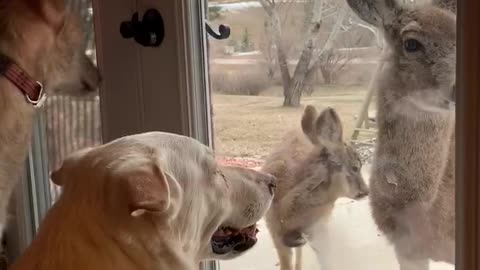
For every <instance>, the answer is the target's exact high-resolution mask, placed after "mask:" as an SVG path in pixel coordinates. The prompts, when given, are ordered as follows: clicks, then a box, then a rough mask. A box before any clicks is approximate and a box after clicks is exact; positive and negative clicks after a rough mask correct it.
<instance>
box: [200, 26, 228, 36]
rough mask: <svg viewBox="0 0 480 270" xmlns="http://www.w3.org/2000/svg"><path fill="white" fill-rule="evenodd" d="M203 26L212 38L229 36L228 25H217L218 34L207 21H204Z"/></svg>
mask: <svg viewBox="0 0 480 270" xmlns="http://www.w3.org/2000/svg"><path fill="white" fill-rule="evenodd" d="M205 26H206V28H207V33H208V34H210V35H211V36H212V37H213V38H215V39H227V38H228V37H230V27H229V26H226V25H224V24H220V25H219V26H218V32H219V34H217V33H215V31H213V29H212V28H211V27H210V25H208V23H205Z"/></svg>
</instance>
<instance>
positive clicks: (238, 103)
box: [213, 87, 373, 159]
mask: <svg viewBox="0 0 480 270" xmlns="http://www.w3.org/2000/svg"><path fill="white" fill-rule="evenodd" d="M280 93H281V90H280V89H279V88H278V87H276V88H272V89H269V90H268V91H266V92H264V93H263V95H261V96H234V95H221V94H214V95H213V119H214V130H215V147H216V150H217V153H218V154H220V155H224V156H229V157H248V158H254V159H263V158H265V157H266V156H267V155H268V154H269V152H270V151H271V150H272V148H273V147H274V146H275V145H276V144H278V143H279V142H280V140H281V138H282V137H283V135H284V134H285V132H287V131H288V130H291V129H295V128H300V118H301V115H302V112H303V109H304V106H305V105H307V104H311V105H314V106H315V107H316V108H317V109H318V110H322V109H323V108H325V107H327V106H330V107H332V108H334V109H336V110H337V112H338V113H339V115H340V118H341V120H342V121H343V126H344V137H345V138H346V139H348V138H349V137H350V135H351V133H352V131H353V127H354V125H355V121H356V120H355V116H356V115H358V114H359V110H360V106H361V103H362V100H363V98H364V97H365V94H366V89H364V88H320V87H319V88H318V89H316V91H315V92H314V93H313V95H312V96H306V97H303V99H302V106H301V107H299V108H284V107H282V106H281V105H282V102H283V98H282V96H281V95H280ZM371 107H373V106H371Z"/></svg>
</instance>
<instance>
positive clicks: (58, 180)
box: [50, 147, 93, 186]
mask: <svg viewBox="0 0 480 270" xmlns="http://www.w3.org/2000/svg"><path fill="white" fill-rule="evenodd" d="M92 149H93V147H86V148H83V149H80V150H77V151H75V152H73V153H71V154H70V155H68V156H67V158H66V159H65V160H64V161H63V163H62V166H61V167H60V168H59V169H56V170H55V171H53V172H52V173H51V174H50V180H52V182H53V183H54V184H55V185H57V186H63V185H64V184H65V181H66V179H65V178H67V177H68V173H66V172H68V171H70V170H74V169H75V167H76V166H77V165H78V162H80V160H81V159H82V158H84V157H85V155H87V154H88V153H89V152H90V151H92Z"/></svg>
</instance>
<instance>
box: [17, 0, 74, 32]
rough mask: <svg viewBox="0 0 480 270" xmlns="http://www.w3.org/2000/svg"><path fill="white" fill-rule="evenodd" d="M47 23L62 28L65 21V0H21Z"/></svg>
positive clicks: (58, 28)
mask: <svg viewBox="0 0 480 270" xmlns="http://www.w3.org/2000/svg"><path fill="white" fill-rule="evenodd" d="M20 1H23V2H24V3H25V5H26V6H27V7H28V8H29V9H30V10H31V11H32V12H33V13H35V14H37V15H38V16H39V17H40V18H42V19H43V20H44V21H45V22H46V23H47V24H49V25H51V26H52V27H53V28H54V29H57V30H60V29H61V28H62V27H63V24H64V22H65V1H64V0H20Z"/></svg>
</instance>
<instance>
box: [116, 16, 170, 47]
mask: <svg viewBox="0 0 480 270" xmlns="http://www.w3.org/2000/svg"><path fill="white" fill-rule="evenodd" d="M120 33H121V34H122V37H123V38H125V39H129V38H132V37H133V39H134V40H135V41H136V42H137V43H139V44H140V45H142V46H145V47H158V46H160V44H162V41H163V39H164V38H165V26H164V24H163V18H162V15H161V14H160V12H158V11H157V10H156V9H149V10H147V11H146V12H145V14H143V18H142V21H139V19H138V12H135V13H134V14H133V15H132V19H131V20H130V21H124V22H122V23H121V24H120Z"/></svg>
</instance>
